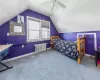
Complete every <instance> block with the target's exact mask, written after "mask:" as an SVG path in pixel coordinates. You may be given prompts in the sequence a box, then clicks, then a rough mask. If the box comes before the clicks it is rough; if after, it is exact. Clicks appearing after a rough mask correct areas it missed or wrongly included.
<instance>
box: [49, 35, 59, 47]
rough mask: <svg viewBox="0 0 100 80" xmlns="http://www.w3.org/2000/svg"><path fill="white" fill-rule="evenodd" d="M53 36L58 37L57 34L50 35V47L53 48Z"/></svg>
mask: <svg viewBox="0 0 100 80" xmlns="http://www.w3.org/2000/svg"><path fill="white" fill-rule="evenodd" d="M55 38H59V36H51V37H50V44H51V48H53V42H52V40H53V39H55Z"/></svg>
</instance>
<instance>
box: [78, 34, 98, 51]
mask: <svg viewBox="0 0 100 80" xmlns="http://www.w3.org/2000/svg"><path fill="white" fill-rule="evenodd" d="M79 35H94V48H95V50H97V36H96V33H77V38H78V36H79Z"/></svg>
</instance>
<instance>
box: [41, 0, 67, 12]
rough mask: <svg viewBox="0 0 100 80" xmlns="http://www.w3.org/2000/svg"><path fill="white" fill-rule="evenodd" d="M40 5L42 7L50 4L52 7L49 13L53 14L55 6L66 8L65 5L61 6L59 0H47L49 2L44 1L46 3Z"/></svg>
mask: <svg viewBox="0 0 100 80" xmlns="http://www.w3.org/2000/svg"><path fill="white" fill-rule="evenodd" d="M42 4H43V5H46V4H52V6H51V12H53V11H54V8H57V6H59V7H61V8H63V9H65V8H66V5H65V4H63V3H62V2H61V1H59V0H49V1H46V2H44V3H42Z"/></svg>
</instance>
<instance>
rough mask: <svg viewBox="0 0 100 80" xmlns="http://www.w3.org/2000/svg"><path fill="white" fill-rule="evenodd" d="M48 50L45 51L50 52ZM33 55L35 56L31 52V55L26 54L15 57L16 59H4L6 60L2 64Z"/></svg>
mask: <svg viewBox="0 0 100 80" xmlns="http://www.w3.org/2000/svg"><path fill="white" fill-rule="evenodd" d="M50 49H51V48H47V50H50ZM34 54H36V52H31V53H28V54H25V55H21V56H17V57H14V58H10V59H6V60H3V61H2V62H3V63H5V62H9V61H13V60H17V59H20V58H23V57H27V56H30V55H34Z"/></svg>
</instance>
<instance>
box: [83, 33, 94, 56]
mask: <svg viewBox="0 0 100 80" xmlns="http://www.w3.org/2000/svg"><path fill="white" fill-rule="evenodd" d="M85 36H86V38H85V39H86V40H85V42H86V44H85V47H86V48H85V52H86V54H90V55H94V54H95V48H94V35H92V34H91V35H85Z"/></svg>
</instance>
